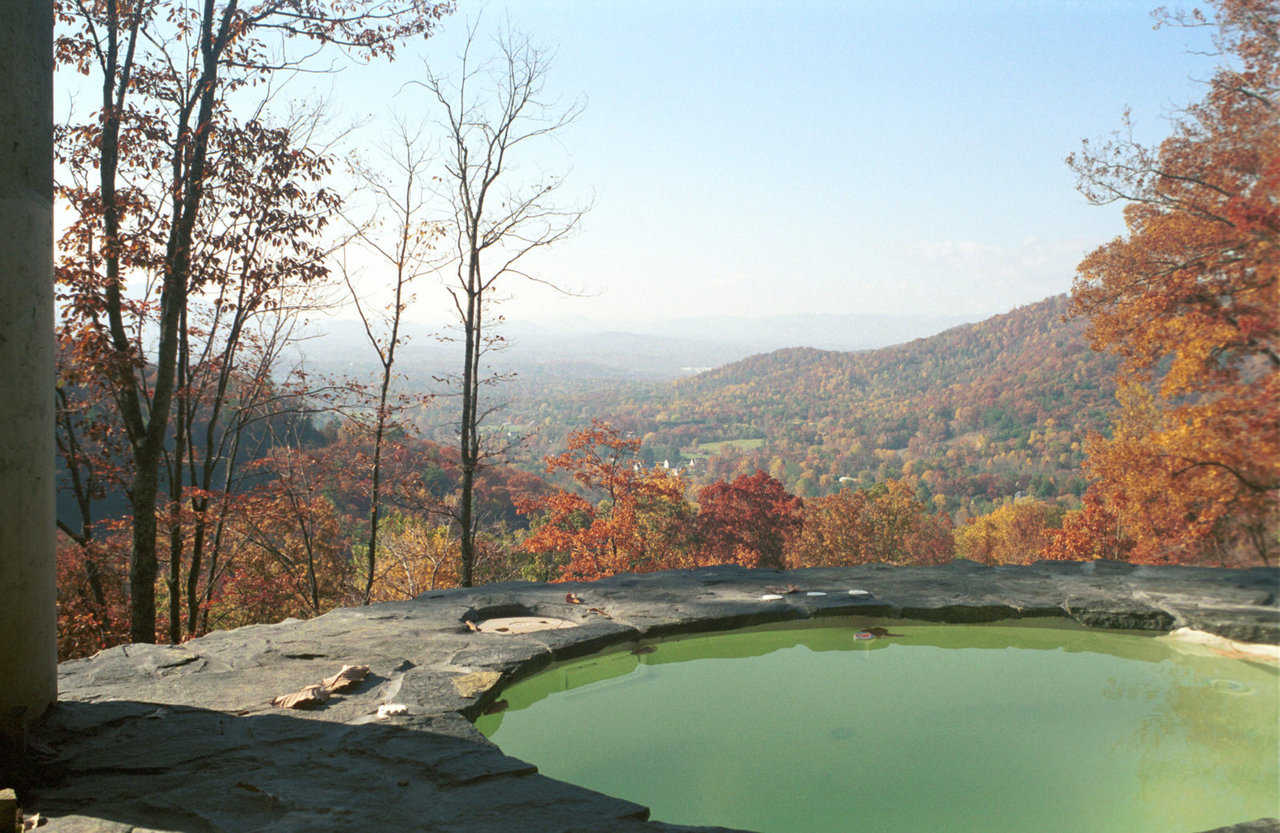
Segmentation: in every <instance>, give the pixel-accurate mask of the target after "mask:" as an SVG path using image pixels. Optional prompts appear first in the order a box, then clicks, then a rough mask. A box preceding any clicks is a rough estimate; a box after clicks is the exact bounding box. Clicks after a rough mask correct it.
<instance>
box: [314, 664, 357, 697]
mask: <svg viewBox="0 0 1280 833" xmlns="http://www.w3.org/2000/svg"><path fill="white" fill-rule="evenodd" d="M368 675H369V666H367V665H344V666H342V670H341V671H339V672H338V673H337V674H334V675H333V676H332V677H325V678H324V681H323V682H321V683H320V685H322V686H324V687H325V689H326V690H327V691H330V692H333V691H342V690H344V689H348V688H351V686H353V685H355V684H356V683H358V682H360V681H361V680H363V679H364V678H365V677H367V676H368Z"/></svg>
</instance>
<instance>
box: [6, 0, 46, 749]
mask: <svg viewBox="0 0 1280 833" xmlns="http://www.w3.org/2000/svg"><path fill="white" fill-rule="evenodd" d="M52 7H53V4H52V3H51V2H49V0H0V79H3V82H0V727H2V729H0V730H2V731H4V732H5V733H6V734H8V733H11V732H13V731H14V730H15V729H17V730H19V731H20V730H21V728H22V726H23V724H25V723H28V722H30V721H31V720H34V719H35V718H36V717H38V716H39V715H40V714H41V713H42V712H43V711H44V710H45V707H47V706H48V705H49V704H50V703H52V702H53V701H54V700H55V699H57V696H58V689H57V671H58V657H57V645H58V643H57V614H56V608H55V604H56V592H55V588H54V576H55V570H54V504H53V498H54V482H53V460H54V445H53V373H54V369H53V8H52ZM15 718H16V722H15Z"/></svg>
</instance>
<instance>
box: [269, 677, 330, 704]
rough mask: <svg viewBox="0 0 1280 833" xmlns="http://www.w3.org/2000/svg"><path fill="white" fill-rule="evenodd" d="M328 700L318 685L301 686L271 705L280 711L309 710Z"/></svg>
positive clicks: (322, 687)
mask: <svg viewBox="0 0 1280 833" xmlns="http://www.w3.org/2000/svg"><path fill="white" fill-rule="evenodd" d="M328 699H329V692H328V691H327V690H325V687H324V686H322V685H320V684H319V683H316V684H313V685H309V686H303V687H302V688H300V689H298V690H297V691H294V692H292V693H290V694H281V695H280V696H279V697H277V698H275V699H274V700H272V701H271V705H273V706H275V707H277V708H281V709H311V708H315V707H316V706H319V705H320V704H321V703H323V702H324V701H326V700H328Z"/></svg>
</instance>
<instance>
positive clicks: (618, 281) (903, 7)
mask: <svg viewBox="0 0 1280 833" xmlns="http://www.w3.org/2000/svg"><path fill="white" fill-rule="evenodd" d="M458 7H459V8H458V11H457V13H456V14H455V15H454V16H453V17H452V18H450V19H448V20H446V22H445V24H444V27H443V29H442V31H441V32H440V33H439V34H438V35H437V36H436V37H435V38H433V39H431V40H430V41H427V42H425V43H422V44H418V45H415V46H413V47H412V48H411V49H409V50H407V51H406V52H405V53H404V54H402V56H401V59H400V60H399V61H397V62H396V63H395V64H392V65H389V66H384V67H377V68H372V67H365V68H361V67H354V68H351V69H350V70H349V71H347V72H344V73H342V74H341V76H340V77H339V78H338V79H337V80H336V81H335V86H334V89H333V96H334V98H335V100H336V103H337V104H338V106H339V108H340V110H341V112H342V114H344V115H346V116H358V115H360V114H363V113H369V114H371V115H374V116H375V117H377V116H382V115H385V113H386V112H387V111H388V109H389V108H391V107H394V108H395V109H397V110H399V111H401V112H403V113H405V114H406V115H407V116H408V117H409V118H411V119H417V118H421V117H422V116H424V115H426V113H425V112H424V106H425V103H426V102H425V99H423V98H422V97H421V95H420V94H418V93H415V92H414V91H413V90H412V89H407V90H403V91H401V92H400V93H399V94H397V95H394V96H392V93H393V92H394V91H395V90H397V89H398V88H399V87H400V85H401V84H402V83H403V82H404V81H407V80H409V79H412V78H414V77H416V76H418V75H419V74H420V68H421V61H422V60H423V59H424V58H425V59H427V60H429V61H430V62H431V63H432V65H433V66H434V67H436V68H438V69H439V70H440V71H443V72H446V73H447V72H448V71H449V70H450V69H451V68H452V67H453V66H454V65H455V60H454V56H455V54H456V52H457V50H458V46H459V43H460V40H461V35H462V34H463V32H464V30H465V27H466V24H467V21H468V19H473V18H474V17H475V16H476V15H477V14H481V20H482V30H485V31H490V32H491V31H493V29H494V28H495V27H496V26H498V25H499V24H501V23H502V22H503V21H504V20H505V19H509V20H510V22H511V25H512V26H513V27H514V28H516V29H519V30H521V31H524V32H526V33H527V34H529V35H530V36H531V37H532V38H533V40H534V41H535V42H538V43H541V44H544V45H546V46H547V47H549V48H551V49H553V50H554V51H555V53H556V57H555V61H554V65H553V67H552V70H551V74H550V78H549V89H550V90H551V91H552V92H553V93H555V94H559V95H562V96H563V98H564V99H565V100H566V101H569V100H572V99H573V98H575V97H577V96H583V97H585V98H586V100H587V102H588V103H587V109H586V111H585V113H584V114H583V116H582V117H581V118H580V120H579V121H578V122H577V123H576V124H575V125H573V126H572V127H570V128H569V129H567V130H565V131H564V132H563V134H562V135H561V138H560V142H559V144H553V145H549V146H548V147H547V148H545V149H544V150H543V151H539V152H538V158H537V159H530V160H529V161H530V162H531V163H533V164H535V165H538V166H542V167H545V168H549V169H552V170H555V169H568V170H570V171H571V173H570V182H571V186H572V189H571V192H570V193H571V194H578V195H581V196H583V197H590V196H591V195H594V201H595V205H594V208H593V210H592V211H591V212H590V214H589V215H588V216H587V218H586V220H585V221H584V223H583V225H582V228H581V231H580V232H579V233H578V234H577V235H576V236H575V237H574V238H573V239H572V240H570V241H569V242H567V243H565V244H563V245H562V246H560V247H558V248H557V249H553V250H551V251H549V252H547V253H546V254H545V255H544V256H543V257H541V258H540V259H539V261H538V262H537V264H536V267H537V271H538V274H539V275H540V276H542V277H546V278H549V279H552V280H555V281H557V282H559V283H560V284H562V285H565V286H567V287H572V288H575V289H578V290H583V291H585V292H587V293H589V295H590V297H585V298H564V297H561V296H556V295H553V294H551V293H548V292H546V291H543V290H536V289H531V288H528V287H520V286H517V285H516V284H510V285H509V286H510V287H511V288H512V289H513V290H514V291H513V295H514V297H513V298H512V299H511V300H510V301H509V302H508V303H507V304H506V305H505V307H504V309H503V311H504V312H505V314H507V316H508V317H509V318H512V319H522V320H540V319H573V318H577V319H585V320H587V321H589V322H591V323H592V324H595V325H599V326H609V327H612V326H617V325H620V324H628V323H633V322H638V321H643V320H645V319H663V318H673V317H684V316H689V315H703V314H730V315H751V316H757V315H768V314H773V313H803V312H831V313H862V312H869V313H923V314H965V315H972V316H974V317H980V316H983V315H986V314H993V313H998V312H1003V311H1005V310H1008V309H1009V308H1011V307H1013V306H1016V305H1019V304H1023V303H1028V302H1031V301H1035V300H1038V299H1040V298H1043V297H1045V296H1047V295H1050V294H1053V293H1057V292H1062V291H1065V290H1066V289H1068V288H1069V286H1070V283H1071V277H1072V274H1073V272H1074V266H1075V264H1076V263H1077V262H1078V261H1079V259H1080V257H1081V256H1082V255H1083V254H1084V253H1085V252H1087V251H1088V250H1089V249H1091V248H1092V247H1094V246H1096V245H1098V244H1100V243H1102V242H1105V241H1106V240H1108V239H1110V238H1111V237H1114V236H1115V235H1117V234H1119V233H1121V232H1122V230H1123V226H1122V223H1121V221H1120V214H1119V210H1118V209H1117V208H1114V207H1112V208H1095V207H1091V206H1089V205H1088V204H1087V203H1086V202H1085V200H1084V199H1083V197H1081V196H1080V195H1079V194H1077V193H1076V191H1075V187H1074V184H1075V183H1074V177H1073V175H1072V174H1071V172H1070V171H1069V170H1068V169H1067V168H1066V166H1065V165H1064V163H1063V158H1064V156H1065V155H1066V154H1067V153H1069V152H1071V151H1073V150H1076V149H1078V148H1079V145H1080V140H1081V139H1083V138H1094V139H1098V138H1103V137H1105V136H1106V135H1107V134H1109V133H1111V132H1112V131H1113V130H1115V129H1117V128H1118V127H1119V126H1120V123H1121V115H1122V113H1123V111H1124V108H1125V107H1126V106H1129V107H1131V108H1132V110H1133V118H1134V122H1135V124H1136V127H1137V135H1138V137H1139V138H1141V139H1144V140H1147V141H1158V140H1159V139H1160V138H1161V137H1163V136H1164V135H1166V134H1167V132H1168V122H1167V117H1168V115H1169V114H1170V113H1172V112H1173V111H1174V110H1175V109H1176V108H1177V107H1178V106H1180V105H1183V104H1185V103H1187V102H1189V101H1192V100H1194V99H1197V98H1199V97H1200V95H1201V94H1202V87H1201V86H1200V84H1199V83H1197V79H1198V80H1203V79H1206V78H1208V77H1209V75H1210V74H1211V72H1212V68H1213V65H1214V59H1212V58H1207V57H1204V56H1197V55H1192V54H1188V53H1189V50H1190V49H1193V48H1198V49H1206V48H1207V44H1206V35H1205V34H1204V33H1203V32H1201V33H1198V34H1193V33H1191V32H1188V31H1186V30H1180V29H1161V30H1159V31H1153V28H1152V19H1151V16H1150V8H1151V6H1150V5H1149V4H1148V3H1147V2H1130V1H1129V0H1063V2H1050V0H1039V1H1038V2H1037V1H1032V2H1015V0H971V2H960V0H895V1H893V2H879V1H878V0H876V1H875V2H871V1H864V0H847V2H835V0H828V1H827V2H814V1H813V0H810V1H809V2H804V0H791V1H790V2H782V0H773V2H762V1H760V0H756V1H755V2H752V1H751V0H736V1H735V0H682V1H680V2H677V1H676V0H645V1H644V2H609V1H608V0H605V1H604V2H585V1H584V0H580V1H578V2H570V0H510V2H508V3H505V4H504V3H501V2H489V3H487V4H485V5H484V6H483V8H481V7H478V6H476V5H475V4H473V3H470V2H468V0H458ZM377 124H378V123H377V122H375V123H374V126H372V127H369V128H366V129H365V131H364V132H363V134H362V139H361V141H363V142H367V141H369V137H370V135H372V134H374V133H376V132H377V129H378V128H377V127H376V125H377ZM420 303H421V304H424V305H425V307H421V306H420V308H419V310H418V311H417V313H416V315H415V317H418V318H421V319H425V320H430V319H433V318H437V317H443V316H444V315H445V310H444V308H443V302H442V301H440V300H439V299H435V296H433V295H432V294H431V293H423V298H422V301H421V302H420Z"/></svg>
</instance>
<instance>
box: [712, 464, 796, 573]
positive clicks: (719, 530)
mask: <svg viewBox="0 0 1280 833" xmlns="http://www.w3.org/2000/svg"><path fill="white" fill-rule="evenodd" d="M803 510H804V503H803V502H802V501H801V500H800V498H798V497H796V496H795V495H792V494H790V493H789V492H787V490H786V489H784V488H783V486H782V484H781V483H779V482H778V481H777V480H776V479H774V478H773V477H770V476H769V475H768V474H766V473H765V472H763V471H761V470H759V469H756V472H755V474H751V475H741V476H740V477H737V478H736V479H734V481H733V482H732V483H726V482H725V481H723V480H720V481H717V482H715V483H712V484H711V485H710V486H706V487H705V488H703V489H702V491H700V492H698V518H697V534H698V559H699V561H700V562H702V563H707V564H730V563H738V564H743V565H744V566H747V567H768V568H772V569H777V570H780V569H782V568H783V566H784V555H783V551H784V549H785V547H786V545H787V542H788V540H789V539H790V538H791V537H792V536H794V535H795V534H796V533H798V532H799V531H800V527H801V522H802V517H803Z"/></svg>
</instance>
